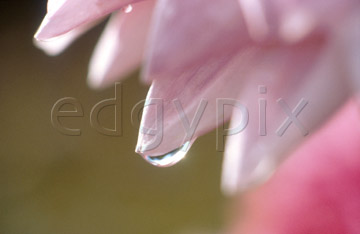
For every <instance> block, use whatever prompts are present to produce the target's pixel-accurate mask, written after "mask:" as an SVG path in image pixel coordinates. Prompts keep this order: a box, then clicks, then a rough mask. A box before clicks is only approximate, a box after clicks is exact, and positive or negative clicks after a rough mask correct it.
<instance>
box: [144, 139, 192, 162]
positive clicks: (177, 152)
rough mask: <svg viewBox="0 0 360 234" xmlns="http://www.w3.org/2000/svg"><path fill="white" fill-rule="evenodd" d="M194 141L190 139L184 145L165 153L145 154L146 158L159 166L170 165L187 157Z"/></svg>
mask: <svg viewBox="0 0 360 234" xmlns="http://www.w3.org/2000/svg"><path fill="white" fill-rule="evenodd" d="M191 144H192V142H190V141H188V142H186V143H185V144H183V145H182V146H180V147H179V148H177V149H174V150H173V151H170V152H169V153H167V154H164V155H158V156H145V160H146V161H148V162H149V163H151V164H152V165H154V166H157V167H170V166H172V165H175V164H176V163H178V162H180V161H181V160H182V159H183V158H185V156H186V154H187V152H188V151H189V149H190V146H191Z"/></svg>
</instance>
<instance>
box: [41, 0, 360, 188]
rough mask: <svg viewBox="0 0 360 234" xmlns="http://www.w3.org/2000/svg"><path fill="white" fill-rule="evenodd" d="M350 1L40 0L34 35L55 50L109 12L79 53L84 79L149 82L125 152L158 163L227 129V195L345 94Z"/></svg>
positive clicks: (353, 12) (250, 181) (354, 67)
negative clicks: (84, 55) (43, 11)
mask: <svg viewBox="0 0 360 234" xmlns="http://www.w3.org/2000/svg"><path fill="white" fill-rule="evenodd" d="M359 6H360V4H359V1H356V0H327V1H325V0H316V1H297V0H270V1H264V0H222V1H209V0H156V1H155V0H143V1H140V0H86V1H85V0H61V1H59V0H49V1H48V12H47V15H46V16H45V18H44V20H43V22H42V24H41V26H40V28H39V30H38V31H37V33H36V34H35V39H36V45H37V46H39V47H40V48H42V49H44V50H45V52H47V53H48V54H51V55H56V54H58V53H60V52H61V51H62V50H64V49H65V48H66V47H67V46H68V45H69V44H70V43H71V42H72V41H73V40H75V39H76V38H77V37H79V36H80V35H82V34H83V33H84V32H86V30H87V29H89V28H91V26H93V25H94V24H96V23H97V22H98V21H99V20H101V19H102V18H103V17H105V16H107V15H109V14H111V18H110V20H109V22H108V24H107V26H106V28H105V31H104V33H103V34H102V36H101V38H100V40H99V42H98V45H97V46H96V48H95V51H94V54H93V57H92V58H91V61H90V66H89V74H88V83H89V85H90V86H91V87H94V88H102V87H106V86H109V85H111V84H113V83H114V82H115V81H118V80H120V79H121V78H123V77H126V75H127V74H129V73H130V72H131V71H133V70H134V69H136V68H137V67H138V66H140V65H142V73H141V79H142V81H144V82H145V83H148V84H151V87H150V89H149V92H148V95H147V98H146V100H147V101H146V104H145V105H146V108H144V112H143V115H142V123H141V125H142V126H143V128H142V130H141V131H140V133H139V139H138V143H137V146H136V151H137V152H138V153H140V154H141V155H143V156H144V158H145V159H147V161H149V162H151V163H153V164H156V165H159V166H169V165H172V164H174V163H176V162H177V161H179V160H180V159H181V158H182V157H184V155H185V154H186V151H187V150H188V149H189V147H190V146H191V144H192V143H193V142H194V141H195V139H196V138H197V137H199V136H201V135H203V134H205V133H207V132H209V131H211V130H212V129H214V128H216V127H217V126H219V128H218V129H219V130H218V133H219V134H218V136H219V139H218V143H219V144H218V149H219V150H222V138H223V137H224V136H226V135H231V136H228V137H227V138H228V139H227V142H226V145H225V146H226V147H225V152H224V164H223V177H222V178H223V183H222V184H223V189H224V191H225V192H227V193H230V194H231V193H233V192H235V191H239V190H243V189H246V188H248V187H249V186H251V185H254V184H257V183H259V182H261V181H263V180H264V179H266V178H268V177H269V175H270V174H271V173H272V172H273V171H274V169H275V168H276V167H277V166H278V165H279V163H280V162H282V161H283V160H284V159H285V158H286V157H287V156H288V155H289V154H290V153H291V152H292V151H293V150H295V149H296V148H298V147H299V146H300V145H301V144H303V141H304V139H305V138H304V136H305V135H312V134H313V132H315V131H316V130H317V129H318V128H319V126H321V125H322V124H323V123H324V122H325V121H326V120H327V119H328V118H329V117H330V116H331V115H332V114H333V113H334V112H335V111H336V110H337V109H338V108H339V107H341V106H342V105H343V104H344V103H345V101H346V100H347V99H348V98H349V97H351V96H354V95H356V93H357V91H358V88H359V84H360V80H359V74H360V70H359V67H360V64H359V53H358V52H359V40H360V35H359V22H360V17H359V16H360V14H359V13H360V11H359V9H360V8H359ZM158 101H159V103H160V105H158V104H159V103H158ZM239 103H240V104H239ZM160 107H161V110H162V111H163V113H162V115H161V116H160V117H161V118H160V117H159V115H158V111H159V108H160ZM238 107H240V108H238ZM242 107H246V108H245V109H244V108H242ZM219 108H220V109H219ZM221 108H222V109H221ZM197 117H198V118H197ZM159 118H160V119H163V120H164V122H163V123H162V122H159V121H158V120H159ZM219 120H220V121H219ZM227 120H230V121H231V123H230V127H229V129H225V127H224V126H223V123H224V122H226V121H227ZM244 120H246V121H244ZM159 123H160V124H162V126H158V124H159ZM157 130H159V131H160V132H161V137H160V138H158V136H159V134H157V133H158V131H157ZM220 138H221V139H220ZM159 139H160V140H159ZM154 142H156V147H152V146H153V145H154ZM323 147H326V145H323Z"/></svg>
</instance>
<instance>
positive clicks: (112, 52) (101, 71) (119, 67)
mask: <svg viewBox="0 0 360 234" xmlns="http://www.w3.org/2000/svg"><path fill="white" fill-rule="evenodd" d="M154 5H155V1H153V0H149V1H144V2H139V3H136V4H134V5H133V9H132V11H131V12H129V13H125V12H117V13H115V14H114V15H113V16H112V18H111V20H110V21H109V23H108V25H107V27H106V29H105V31H104V32H103V34H102V36H101V38H100V40H99V42H98V44H97V46H96V48H95V51H94V53H93V56H92V58H91V61H90V66H89V75H88V82H89V84H90V86H91V87H95V88H99V87H104V86H107V85H109V84H111V83H113V82H115V81H116V80H117V78H119V77H120V76H122V77H124V76H125V75H127V74H128V73H130V72H131V71H133V70H134V69H135V68H137V67H138V66H139V65H140V63H141V60H142V57H143V51H144V47H145V42H146V39H147V34H148V29H149V26H150V22H151V16H152V12H153V7H154Z"/></svg>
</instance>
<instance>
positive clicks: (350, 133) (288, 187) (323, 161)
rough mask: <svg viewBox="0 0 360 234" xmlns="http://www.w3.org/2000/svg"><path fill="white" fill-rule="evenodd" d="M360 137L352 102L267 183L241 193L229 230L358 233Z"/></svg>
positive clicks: (257, 233)
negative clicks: (233, 221)
mask: <svg viewBox="0 0 360 234" xmlns="http://www.w3.org/2000/svg"><path fill="white" fill-rule="evenodd" d="M359 142H360V124H359V112H358V108H357V106H356V104H355V103H353V102H350V103H347V105H345V106H344V107H343V108H342V109H341V111H339V112H338V113H337V114H336V116H335V118H332V119H331V121H330V122H329V123H327V124H326V125H325V126H324V127H323V128H322V129H321V130H320V131H319V132H317V133H316V134H315V135H313V136H312V137H311V138H310V139H308V141H306V142H305V144H304V145H303V146H302V147H301V148H299V149H298V150H296V152H294V153H293V154H292V155H291V157H290V158H289V159H288V160H287V161H286V162H285V163H284V164H283V165H281V167H280V168H279V170H278V171H277V172H276V174H275V175H274V176H273V177H272V178H271V179H270V180H269V181H268V182H267V183H266V184H265V185H264V186H262V187H260V188H258V189H256V190H254V191H252V192H249V193H247V194H245V195H244V196H243V197H242V198H243V199H241V212H239V216H237V217H236V220H235V223H234V225H233V226H232V229H231V231H230V232H227V233H234V234H235V233H247V234H262V233H274V234H275V233H276V234H288V233H293V234H302V233H307V234H317V233H329V234H338V233H348V234H356V233H359V232H360V222H359V220H360V200H359V198H360V189H359V188H360V187H359V186H358V185H359V183H360V180H359V179H360V157H359V152H360V145H359ZM244 205H245V206H244ZM239 211H240V209H239ZM240 214H241V215H240Z"/></svg>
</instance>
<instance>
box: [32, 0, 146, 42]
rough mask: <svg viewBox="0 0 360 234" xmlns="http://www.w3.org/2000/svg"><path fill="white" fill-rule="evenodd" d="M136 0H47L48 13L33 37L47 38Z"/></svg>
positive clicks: (38, 38) (136, 0)
mask: <svg viewBox="0 0 360 234" xmlns="http://www.w3.org/2000/svg"><path fill="white" fill-rule="evenodd" d="M138 1H140V0H62V1H59V2H57V0H49V2H48V13H47V14H46V16H45V18H44V19H43V22H42V23H41V25H40V27H39V29H38V31H37V32H36V34H35V36H34V37H35V39H37V40H49V39H51V38H53V37H57V36H60V35H62V34H64V33H67V32H69V31H71V30H73V29H74V28H76V27H78V26H80V25H82V24H85V23H89V22H91V21H94V20H97V19H99V18H101V17H103V16H105V15H107V14H109V13H111V12H113V11H115V10H119V9H121V8H122V7H125V6H127V5H129V4H133V3H135V2H138ZM55 2H57V3H55Z"/></svg>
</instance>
